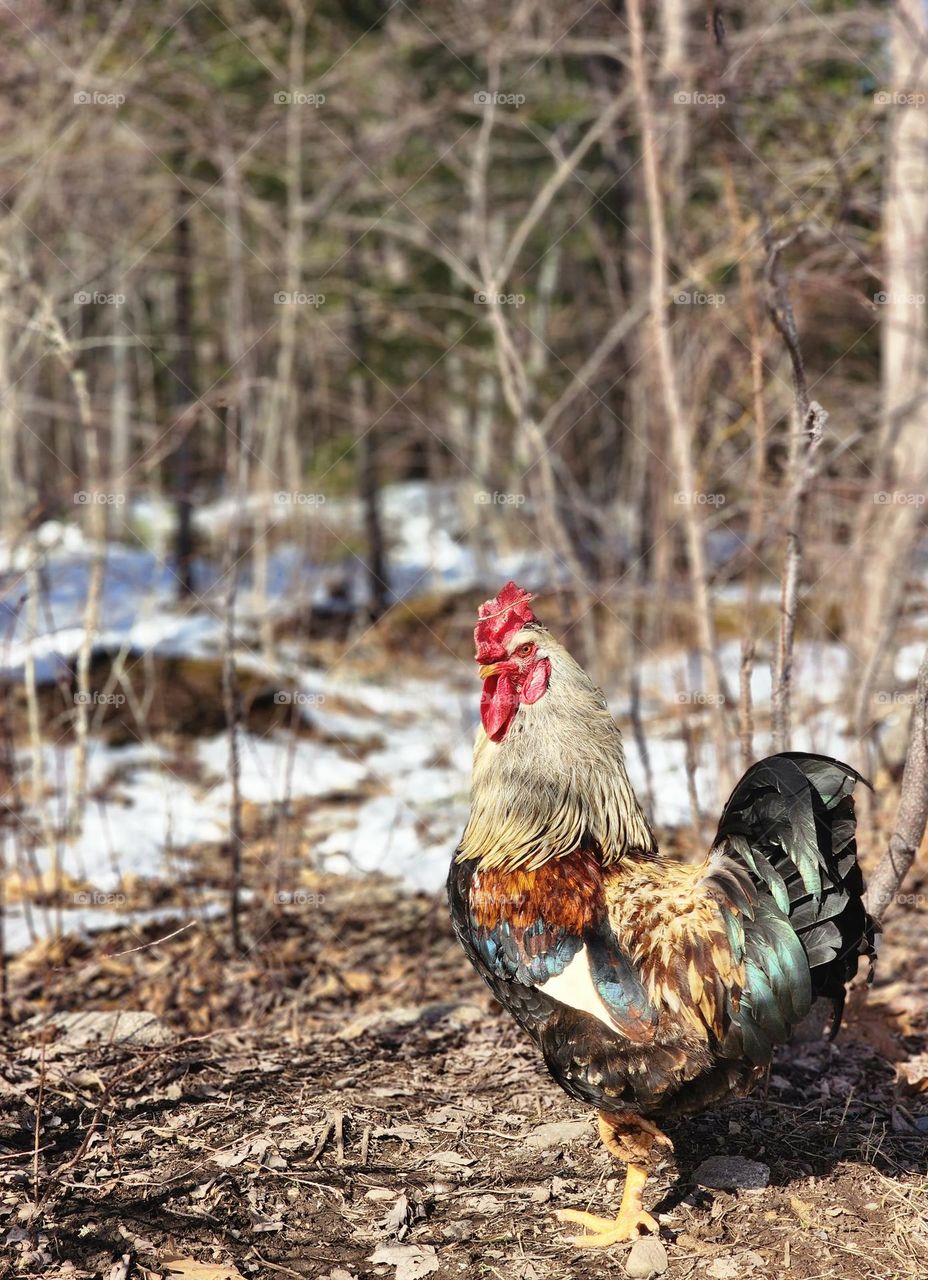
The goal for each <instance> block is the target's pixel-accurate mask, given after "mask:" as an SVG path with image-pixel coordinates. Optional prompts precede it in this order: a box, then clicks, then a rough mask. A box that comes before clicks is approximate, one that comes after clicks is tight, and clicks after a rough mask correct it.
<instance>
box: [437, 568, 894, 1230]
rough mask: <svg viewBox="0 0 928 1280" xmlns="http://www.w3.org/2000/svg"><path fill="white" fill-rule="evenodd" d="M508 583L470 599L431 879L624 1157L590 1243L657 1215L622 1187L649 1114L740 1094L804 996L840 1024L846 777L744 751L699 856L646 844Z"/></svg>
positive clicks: (565, 663)
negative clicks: (453, 834)
mask: <svg viewBox="0 0 928 1280" xmlns="http://www.w3.org/2000/svg"><path fill="white" fill-rule="evenodd" d="M529 599H530V597H529V596H528V595H527V594H526V593H524V592H521V591H519V589H518V588H516V587H515V586H514V585H513V584H510V585H509V586H508V587H506V588H505V589H504V590H503V592H501V593H500V596H499V597H498V599H497V600H494V601H490V602H488V603H487V604H486V605H484V606H483V607H482V608H481V611H480V617H481V620H480V622H479V623H478V626H477V630H476V632H475V637H476V641H477V659H478V661H479V662H481V663H482V667H481V676H482V677H483V678H484V680H485V685H484V696H483V700H482V704H481V718H482V722H483V728H482V730H481V731H480V732H479V735H478V740H477V744H476V748H475V753H474V783H473V795H472V807H471V815H470V820H469V822H468V825H467V829H466V831H465V833H464V836H463V839H462V841H461V846H460V848H459V849H458V851H457V853H456V855H455V859H454V861H453V863H452V866H451V873H450V876H449V881H448V891H449V898H450V903H451V914H452V919H453V922H454V927H455V930H456V932H457V935H458V937H459V938H460V940H461V943H462V945H463V947H464V950H465V951H466V952H467V955H468V957H469V958H470V960H471V962H472V963H473V965H474V966H475V967H476V968H477V970H478V971H479V972H480V973H481V974H482V976H483V977H484V978H485V980H486V982H487V983H488V985H489V986H490V988H491V990H492V991H493V994H494V995H495V996H496V998H497V999H498V1000H499V1001H500V1003H501V1004H503V1005H504V1006H505V1007H506V1008H507V1009H508V1010H509V1011H510V1012H511V1013H512V1015H513V1017H515V1019H516V1020H517V1021H518V1022H519V1023H520V1024H521V1026H522V1027H523V1028H524V1029H525V1030H526V1031H527V1032H528V1034H529V1035H530V1036H531V1037H532V1039H533V1040H535V1041H536V1043H537V1044H538V1045H539V1046H540V1048H541V1051H542V1054H543V1056H544V1060H545V1063H546V1064H547V1067H548V1069H549V1071H550V1072H551V1074H552V1076H553V1077H554V1079H555V1080H556V1081H557V1082H558V1084H560V1085H561V1087H562V1088H563V1089H564V1090H565V1091H566V1092H567V1093H568V1094H570V1096H571V1097H572V1098H575V1099H577V1100H578V1101H579V1102H583V1103H586V1104H588V1105H591V1106H593V1107H595V1108H596V1109H597V1111H598V1112H599V1115H600V1132H601V1133H602V1136H603V1140H604V1141H605V1143H606V1145H607V1147H608V1148H609V1149H610V1150H611V1151H612V1152H613V1153H614V1154H616V1155H617V1156H619V1157H620V1158H621V1159H623V1160H624V1161H625V1162H626V1163H627V1164H628V1166H629V1172H628V1180H627V1183H626V1192H625V1196H624V1197H623V1201H622V1208H621V1210H620V1213H619V1217H618V1219H617V1220H616V1221H615V1222H612V1221H605V1220H603V1219H598V1218H592V1217H591V1216H590V1215H587V1214H578V1213H575V1212H573V1211H567V1212H566V1213H565V1214H564V1215H562V1216H564V1217H566V1218H567V1219H568V1220H571V1221H575V1222H581V1223H583V1224H584V1225H586V1226H589V1227H591V1228H592V1230H593V1234H592V1235H590V1236H587V1237H584V1242H585V1243H593V1244H603V1245H605V1244H610V1243H613V1242H614V1241H615V1240H618V1239H624V1238H627V1237H628V1236H629V1235H633V1234H635V1233H636V1232H637V1230H638V1229H639V1228H640V1227H641V1226H645V1227H648V1228H649V1229H655V1228H656V1223H655V1222H654V1219H653V1218H651V1217H650V1215H648V1214H646V1213H645V1212H644V1210H643V1208H642V1202H641V1189H642V1187H643V1185H644V1181H645V1178H646V1176H647V1173H648V1171H649V1169H650V1168H652V1167H653V1165H654V1164H655V1163H656V1161H657V1159H658V1158H659V1157H660V1154H661V1148H662V1147H664V1148H666V1147H669V1146H670V1142H669V1139H667V1138H666V1137H665V1135H664V1134H663V1133H662V1132H661V1130H660V1128H659V1125H660V1123H661V1122H662V1121H665V1120H667V1119H669V1118H673V1117H676V1116H680V1115H684V1114H686V1113H688V1112H693V1111H696V1110H699V1109H701V1108H702V1107H704V1106H706V1105H707V1104H709V1103H711V1102H713V1101H716V1100H718V1099H721V1098H723V1097H725V1096H727V1095H730V1094H731V1093H733V1092H743V1091H744V1090H745V1089H747V1088H749V1087H750V1085H751V1084H752V1082H753V1081H754V1079H755V1078H756V1077H757V1076H758V1075H759V1074H761V1073H762V1072H763V1070H764V1068H765V1066H766V1065H767V1063H768V1062H769V1061H770V1057H771V1054H772V1052H773V1048H774V1046H776V1045H777V1044H782V1043H783V1042H785V1041H786V1040H787V1039H788V1038H789V1036H790V1034H791V1032H792V1030H793V1028H794V1027H795V1026H796V1024H797V1023H798V1022H799V1021H801V1019H802V1018H803V1017H805V1015H806V1014H807V1013H808V1012H809V1009H810V1008H811V1005H812V1003H813V1001H814V1000H815V999H816V998H817V997H820V996H824V997H827V998H828V999H830V1000H831V1001H832V1002H833V1003H834V1006H835V1010H836V1017H835V1025H837V1022H838V1021H839V1020H840V1013H841V1007H842V1005H843V1000H844V993H845V987H846V984H847V983H848V982H849V981H850V979H851V978H852V977H853V976H854V974H855V973H856V971H857V965H858V959H859V957H860V956H861V955H864V956H866V957H868V958H869V959H870V960H871V961H872V959H873V955H874V951H873V928H874V927H873V922H872V921H871V920H870V918H869V917H868V916H867V914H866V911H865V910H864V906H863V903H862V893H863V880H862V877H861V873H860V868H859V867H858V865H857V860H856V848H855V840H854V830H855V824H854V802H853V798H852V792H853V788H854V784H855V782H856V781H858V780H859V775H858V774H857V773H856V772H855V771H854V770H853V769H851V768H850V767H849V766H847V765H844V764H840V763H839V762H838V761H836V760H830V759H827V758H825V757H823V756H813V755H803V754H798V753H790V754H785V755H779V756H772V757H770V758H768V759H766V760H762V761H761V762H760V763H759V764H756V765H754V767H753V768H752V769H750V770H749V771H748V773H747V774H746V775H745V776H744V778H742V780H741V782H740V783H739V784H738V786H737V787H736V788H735V791H734V793H733V794H732V796H731V798H730V800H729V802H728V804H727V805H726V808H725V812H724V813H723V815H722V819H721V823H720V825H719V830H718V834H717V836H716V838H715V841H714V843H713V846H712V850H711V851H710V853H709V856H708V858H707V860H706V861H705V862H704V863H703V864H701V865H699V866H688V865H682V864H679V863H676V862H673V861H670V860H668V859H666V858H663V857H662V856H661V855H660V854H659V852H658V850H657V847H656V844H655V840H654V836H653V834H652V832H651V829H650V826H649V825H648V822H647V820H646V818H645V816H644V814H643V813H642V811H641V809H640V807H639V805H638V802H637V800H636V798H635V794H634V791H633V790H632V787H631V784H630V782H629V780H628V776H627V773H626V771H625V764H624V756H623V750H622V740H621V736H620V733H619V730H618V728H617V726H616V725H615V722H614V721H613V719H612V717H611V716H610V714H609V711H608V709H607V707H606V703H605V700H604V698H603V696H602V694H601V693H600V692H599V691H598V690H597V689H596V688H595V687H594V686H593V684H592V682H591V681H590V680H589V678H588V677H587V676H586V674H585V673H584V672H583V671H582V669H581V668H580V667H579V666H578V665H577V664H576V663H575V662H574V661H573V659H572V658H571V657H570V655H569V654H568V653H567V652H566V650H565V649H563V648H562V646H561V645H560V644H558V643H557V641H555V640H554V639H553V637H552V636H551V635H550V634H549V633H548V632H547V631H546V630H545V629H544V628H543V627H542V626H541V624H540V623H538V622H537V620H536V619H535V617H534V615H533V613H532V611H531V609H530V608H529V606H528V601H529Z"/></svg>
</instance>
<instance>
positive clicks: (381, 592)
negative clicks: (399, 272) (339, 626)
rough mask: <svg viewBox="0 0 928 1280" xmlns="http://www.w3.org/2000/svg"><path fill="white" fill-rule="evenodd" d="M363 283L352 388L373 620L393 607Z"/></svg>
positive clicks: (355, 310)
mask: <svg viewBox="0 0 928 1280" xmlns="http://www.w3.org/2000/svg"><path fill="white" fill-rule="evenodd" d="M359 274H360V273H358V275H359ZM359 284H360V280H359V279H357V278H356V282H355V289H354V290H353V291H352V295H351V349H352V351H353V352H354V354H355V356H356V357H357V360H358V363H359V365H360V368H359V369H358V370H357V372H356V373H355V377H354V385H353V387H352V413H353V417H354V432H355V439H356V440H357V442H358V492H359V493H360V496H361V505H362V508H363V511H364V532H365V534H366V537H367V554H366V557H365V561H366V565H367V583H368V613H369V616H370V620H371V622H376V621H377V619H378V618H382V617H383V615H384V614H385V613H386V611H387V609H388V608H389V607H390V590H389V587H388V584H387V555H386V543H385V541H384V534H383V524H382V521H381V518H380V475H379V471H380V467H379V462H378V444H379V434H378V430H377V426H376V425H375V424H373V423H372V422H371V410H370V405H369V402H368V397H367V388H366V383H365V381H364V377H363V374H364V371H365V369H366V365H367V362H368V349H367V347H368V343H367V325H366V322H365V319H364V315H363V313H362V311H361V303H360V299H359V298H358V288H357V286H358V285H359Z"/></svg>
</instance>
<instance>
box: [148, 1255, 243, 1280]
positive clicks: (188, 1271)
mask: <svg viewBox="0 0 928 1280" xmlns="http://www.w3.org/2000/svg"><path fill="white" fill-rule="evenodd" d="M162 1261H163V1262H164V1265H165V1266H166V1267H167V1269H168V1275H169V1276H177V1277H179V1278H180V1280H245V1277H244V1276H243V1275H242V1273H241V1271H239V1269H238V1267H236V1266H234V1265H233V1264H232V1263H231V1262H197V1260H196V1258H164V1259H162Z"/></svg>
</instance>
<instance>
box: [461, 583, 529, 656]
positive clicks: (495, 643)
mask: <svg viewBox="0 0 928 1280" xmlns="http://www.w3.org/2000/svg"><path fill="white" fill-rule="evenodd" d="M533 599H534V597H533V595H532V594H531V592H530V591H523V590H522V588H521V587H517V586H516V584H515V583H514V582H507V583H506V585H505V587H503V589H502V591H501V592H500V593H499V595H498V596H497V597H496V599H495V600H488V601H487V602H486V604H482V605H481V606H480V608H479V609H478V610H477V617H478V618H479V619H480V621H479V622H478V623H477V625H476V627H475V628H474V644H475V645H476V647H477V655H476V657H477V661H478V662H483V663H487V662H499V661H500V660H501V659H502V658H505V657H506V644H507V642H508V641H509V640H511V639H512V637H513V636H514V635H515V634H516V632H517V631H521V629H522V628H523V627H524V626H525V624H526V623H527V622H537V621H538V619H537V618H536V617H535V615H534V613H532V610H531V609H530V608H529V601H530V600H533Z"/></svg>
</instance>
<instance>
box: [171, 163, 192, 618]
mask: <svg viewBox="0 0 928 1280" xmlns="http://www.w3.org/2000/svg"><path fill="white" fill-rule="evenodd" d="M188 200H189V196H188V194H187V192H186V191H185V190H184V187H183V186H182V184H181V183H180V182H178V183H177V193H176V201H177V204H176V208H177V222H176V223H175V225H174V253H175V263H174V327H175V332H176V338H177V344H178V349H177V353H176V355H175V357H174V359H173V361H172V362H171V364H172V368H173V373H174V377H173V382H174V408H175V410H176V412H177V416H178V417H179V416H180V414H181V412H182V411H183V409H184V408H185V407H186V406H187V405H188V404H189V403H190V401H191V400H194V399H195V398H196V392H195V388H194V381H195V377H196V374H195V363H194V345H193V236H192V231H191V225H190V213H189V209H188ZM191 434H192V433H191V432H190V431H183V432H182V433H181V436H180V440H179V441H178V446H177V453H176V454H175V465H176V482H175V483H176V500H177V540H176V544H175V561H176V564H175V569H174V572H175V573H176V574H177V579H178V594H179V596H180V598H181V599H184V598H189V597H190V596H192V595H193V593H194V585H193V500H192V496H191V492H190V487H191V465H190V463H191V458H190V453H191V440H190V437H191Z"/></svg>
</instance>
